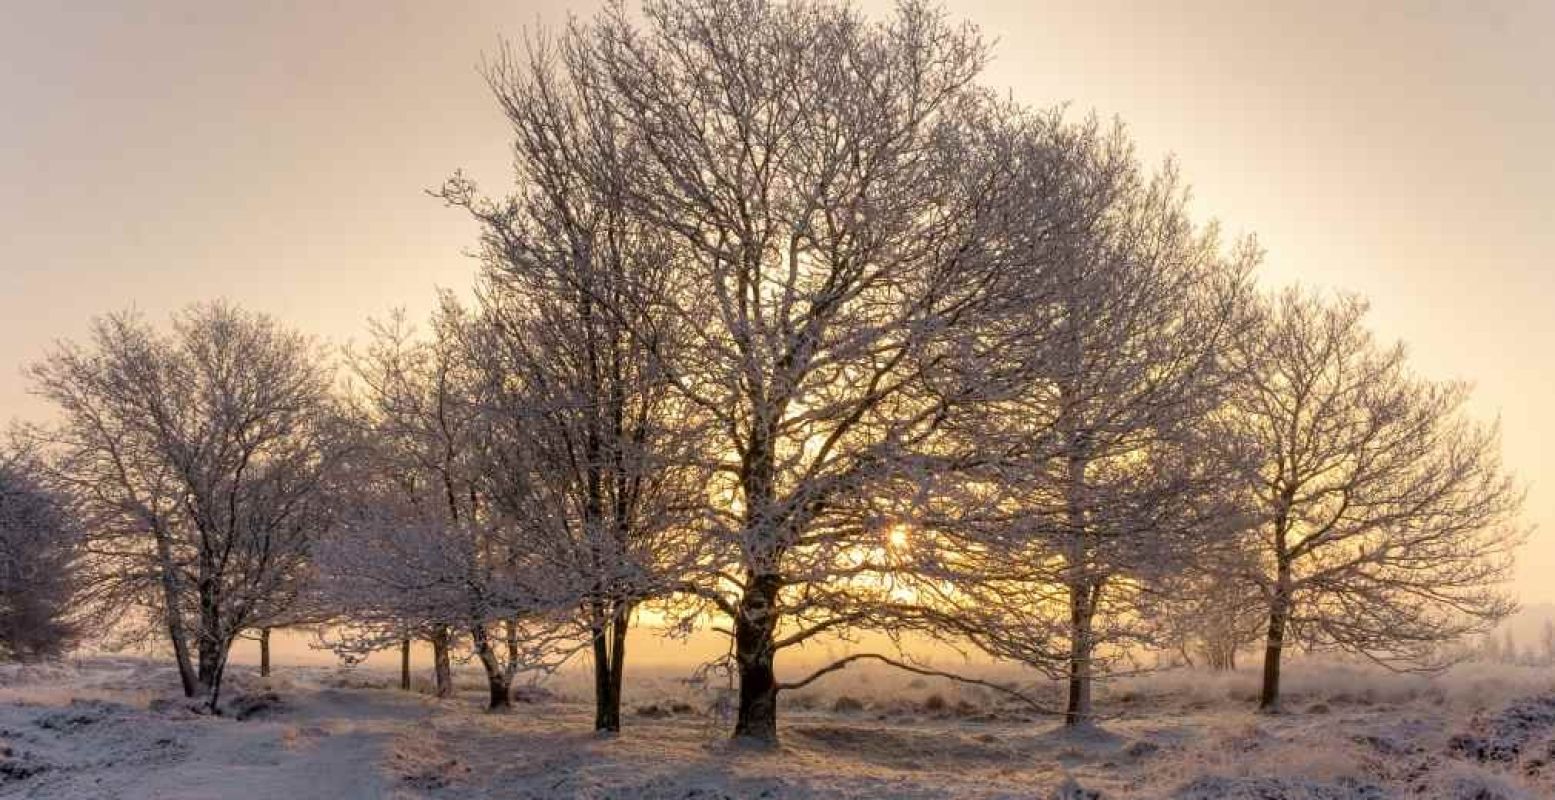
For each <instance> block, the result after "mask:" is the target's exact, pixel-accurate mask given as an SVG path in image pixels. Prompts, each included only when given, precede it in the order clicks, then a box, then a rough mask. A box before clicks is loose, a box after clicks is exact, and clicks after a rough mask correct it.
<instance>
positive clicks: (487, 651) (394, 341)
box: [320, 298, 564, 709]
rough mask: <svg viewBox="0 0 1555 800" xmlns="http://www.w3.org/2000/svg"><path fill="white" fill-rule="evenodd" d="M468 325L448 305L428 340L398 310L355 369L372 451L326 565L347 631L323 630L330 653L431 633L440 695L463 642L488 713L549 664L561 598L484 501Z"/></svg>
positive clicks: (481, 412)
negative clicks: (482, 678) (483, 684)
mask: <svg viewBox="0 0 1555 800" xmlns="http://www.w3.org/2000/svg"><path fill="white" fill-rule="evenodd" d="M468 322H469V321H468V320H467V319H466V318H465V314H464V312H463V311H462V309H460V308H459V307H458V306H457V305H455V304H454V303H453V302H452V301H451V300H448V299H447V298H445V302H444V303H443V305H442V307H441V308H440V309H439V311H438V312H437V314H436V315H435V316H434V318H433V324H432V326H431V327H432V335H431V337H430V338H429V339H428V340H426V341H417V340H416V339H415V338H414V335H413V331H412V330H411V328H410V326H409V325H408V324H407V323H406V321H405V320H404V318H403V316H402V315H395V317H393V318H392V319H391V320H390V321H389V322H388V323H386V324H382V325H375V326H374V340H373V343H372V345H371V346H370V347H369V348H368V350H367V352H366V353H365V355H363V356H361V357H359V358H356V359H354V361H353V366H354V368H355V370H354V371H355V373H356V375H357V377H358V378H359V379H360V380H361V384H362V386H361V391H360V394H359V398H358V399H359V400H360V401H361V406H362V407H361V408H359V409H358V413H357V414H356V415H355V417H356V419H358V420H359V425H360V434H361V435H362V436H363V437H364V438H366V439H368V440H370V442H371V443H370V444H368V445H365V446H364V447H363V448H362V449H361V451H360V452H361V453H362V454H363V458H362V460H361V462H360V463H359V464H358V465H357V469H358V471H357V476H356V477H357V480H356V486H355V488H354V489H353V490H352V491H350V492H347V493H345V494H346V496H347V498H348V501H347V505H348V510H347V511H346V512H345V513H344V516H345V518H346V519H345V522H344V523H343V524H342V526H341V528H340V531H339V535H337V536H332V537H331V538H330V539H329V541H328V543H327V546H326V547H324V548H323V549H322V551H321V556H320V564H321V569H322V570H323V571H324V572H325V574H326V576H327V585H328V586H329V589H328V592H329V594H330V596H331V597H332V598H333V603H334V605H335V606H336V607H337V608H339V609H340V610H341V611H342V612H343V613H344V614H345V616H346V617H347V618H348V619H349V620H350V621H351V623H352V624H351V625H348V626H347V627H346V628H345V629H343V630H342V631H336V632H334V633H333V634H332V635H331V637H330V638H331V639H332V640H333V641H332V646H333V647H334V648H335V649H336V650H337V651H340V652H342V653H347V654H353V653H360V652H362V651H371V650H375V649H380V648H382V647H386V646H390V645H392V644H394V643H397V642H401V641H403V640H404V639H406V638H408V637H409V636H411V635H416V636H422V637H425V638H427V639H428V640H429V641H430V642H431V643H432V645H433V660H434V674H435V675H436V676H437V687H438V694H439V696H448V695H450V694H451V693H452V688H453V682H452V665H451V651H452V648H453V647H454V646H455V645H456V643H457V642H458V641H461V640H463V641H468V643H469V644H470V647H471V648H472V650H473V652H474V655H475V658H476V660H477V661H479V663H480V664H481V666H482V668H483V670H484V671H485V673H486V679H487V685H488V691H489V703H488V705H489V707H490V708H492V709H502V708H508V707H509V706H510V705H511V685H512V680H513V677H514V675H515V674H516V673H517V672H519V671H520V670H523V669H536V668H543V667H548V666H551V665H553V661H554V658H555V657H556V654H555V653H554V652H553V651H554V650H555V647H554V645H555V644H556V640H557V639H558V638H559V637H558V635H557V634H556V633H554V632H553V631H552V630H551V629H552V628H554V627H556V626H555V625H552V624H550V623H549V622H548V620H550V619H551V617H552V616H553V615H554V613H555V609H556V608H557V607H558V606H559V605H560V604H562V603H563V602H564V601H563V600H562V599H561V597H562V594H561V589H560V588H558V587H559V582H558V579H557V578H556V577H555V575H554V574H549V573H548V572H547V571H545V570H542V569H539V568H538V564H537V562H536V559H537V553H536V551H535V550H534V549H533V548H529V547H525V546H523V545H521V544H520V543H519V540H518V539H517V538H516V535H517V534H518V532H519V531H520V529H519V528H516V527H515V526H514V525H513V524H512V520H511V519H509V518H506V517H504V516H502V514H501V513H500V509H498V508H496V507H495V506H493V505H492V503H491V502H490V501H489V496H490V492H489V491H488V486H489V484H490V481H489V480H487V478H486V477H485V473H484V472H483V470H484V469H485V468H486V467H487V465H488V461H487V459H486V452H487V451H488V450H489V449H491V448H493V447H497V446H498V445H497V443H496V442H495V441H494V433H495V430H494V429H493V428H492V427H491V426H489V425H488V424H487V423H486V419H487V414H486V403H485V402H484V400H482V399H481V398H480V397H479V396H478V394H477V392H478V391H479V390H480V388H481V387H480V385H479V382H478V380H477V378H478V373H477V372H476V371H475V367H474V362H473V361H472V359H471V357H470V354H469V352H468V351H467V350H466V349H465V346H466V344H467V341H468V338H469V337H468V335H467V331H466V330H465V328H466V327H467V325H468ZM525 511H526V512H528V513H533V510H532V509H526V510H525ZM504 645H505V646H504Z"/></svg>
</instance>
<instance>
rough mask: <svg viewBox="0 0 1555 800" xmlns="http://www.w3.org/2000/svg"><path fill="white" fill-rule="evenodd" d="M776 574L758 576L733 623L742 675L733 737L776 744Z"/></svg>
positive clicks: (737, 661)
mask: <svg viewBox="0 0 1555 800" xmlns="http://www.w3.org/2000/svg"><path fill="white" fill-rule="evenodd" d="M779 585H780V582H779V580H778V576H776V575H757V576H755V577H754V578H753V579H752V580H751V585H750V587H749V588H748V589H747V590H746V592H745V595H744V596H743V597H742V598H740V614H739V616H738V617H737V618H736V619H735V621H734V657H735V661H736V664H737V667H738V669H739V672H740V708H739V716H738V718H737V719H736V721H735V725H734V736H735V738H736V739H741V740H745V741H749V742H753V743H757V744H762V745H776V744H777V694H778V686H777V675H776V673H775V672H774V671H773V664H772V661H773V656H774V654H775V650H774V644H775V640H776V633H777V596H778V587H779Z"/></svg>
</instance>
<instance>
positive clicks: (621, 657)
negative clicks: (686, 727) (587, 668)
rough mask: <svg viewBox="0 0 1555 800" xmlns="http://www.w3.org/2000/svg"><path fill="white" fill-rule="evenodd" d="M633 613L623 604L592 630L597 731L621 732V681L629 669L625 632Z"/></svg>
mask: <svg viewBox="0 0 1555 800" xmlns="http://www.w3.org/2000/svg"><path fill="white" fill-rule="evenodd" d="M631 613H632V612H631V608H630V607H629V606H626V605H621V606H618V607H616V608H615V609H614V610H612V611H610V612H608V613H606V612H601V613H600V614H599V615H598V617H597V618H599V619H601V623H600V624H599V625H597V626H596V627H595V629H594V631H593V634H594V641H593V650H594V730H595V731H600V732H606V733H619V732H620V730H621V679H622V676H623V674H624V673H625V669H626V630H627V625H628V623H629V622H630V619H631Z"/></svg>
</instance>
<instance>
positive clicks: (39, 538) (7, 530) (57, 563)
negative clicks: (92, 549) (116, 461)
mask: <svg viewBox="0 0 1555 800" xmlns="http://www.w3.org/2000/svg"><path fill="white" fill-rule="evenodd" d="M80 544H81V539H80V530H79V528H78V527H77V526H76V525H75V523H74V522H73V521H72V520H71V516H70V509H69V505H68V500H67V499H66V498H64V497H62V496H60V495H59V493H57V492H54V491H51V490H49V489H48V488H47V487H46V486H45V484H44V482H43V479H42V474H41V470H39V468H38V466H37V464H36V463H34V462H32V461H31V459H30V458H29V457H28V456H27V454H26V453H25V451H22V450H17V451H15V452H10V453H6V452H0V656H4V657H7V658H19V659H30V658H40V657H45V656H57V655H60V654H61V653H64V652H65V651H67V650H69V649H70V647H71V646H72V645H74V644H75V642H76V640H77V638H78V637H79V635H80V634H81V633H82V625H83V622H84V620H83V619H82V617H81V614H80V613H79V609H77V607H76V599H77V595H78V592H79V590H80V580H79V577H80V576H79V572H78V562H79V559H80V557H81V548H80Z"/></svg>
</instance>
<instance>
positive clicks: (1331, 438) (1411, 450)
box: [1226, 289, 1523, 711]
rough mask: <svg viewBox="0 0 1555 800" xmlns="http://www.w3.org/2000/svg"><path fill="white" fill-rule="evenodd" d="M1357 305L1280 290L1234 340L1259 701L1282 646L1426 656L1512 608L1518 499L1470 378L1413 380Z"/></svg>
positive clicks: (1407, 662)
mask: <svg viewBox="0 0 1555 800" xmlns="http://www.w3.org/2000/svg"><path fill="white" fill-rule="evenodd" d="M1366 309H1367V307H1366V303H1365V302H1363V301H1362V300H1359V299H1357V298H1354V297H1349V296H1339V297H1335V298H1331V299H1328V298H1323V297H1320V296H1317V295H1314V294H1311V293H1308V292H1303V291H1300V290H1295V289H1292V290H1287V291H1284V292H1282V293H1280V294H1278V295H1276V296H1275V297H1273V298H1272V299H1271V300H1270V302H1269V308H1268V309H1267V313H1266V314H1265V315H1264V316H1265V317H1266V321H1265V323H1264V325H1263V326H1262V329H1261V330H1260V331H1259V333H1258V335H1256V336H1251V337H1246V338H1244V339H1243V340H1242V342H1240V343H1239V344H1240V346H1239V347H1238V348H1237V349H1236V351H1235V354H1236V357H1237V359H1238V360H1239V362H1240V363H1239V366H1240V368H1241V370H1242V380H1241V381H1240V385H1239V387H1238V389H1237V392H1236V394H1235V398H1234V402H1233V403H1232V405H1231V407H1230V409H1229V413H1228V414H1227V415H1226V424H1227V425H1228V426H1229V428H1230V430H1231V431H1233V432H1234V435H1235V436H1236V437H1238V438H1239V439H1241V440H1242V441H1246V442H1250V443H1252V444H1253V446H1254V448H1255V450H1254V452H1255V455H1256V458H1255V459H1254V460H1253V461H1252V462H1250V463H1251V467H1250V468H1249V469H1247V470H1246V471H1244V472H1243V473H1242V475H1241V477H1242V487H1243V489H1244V490H1245V491H1246V492H1247V493H1248V495H1249V497H1251V498H1252V499H1253V500H1254V502H1255V503H1256V506H1257V507H1258V508H1259V510H1260V520H1261V522H1260V524H1259V525H1258V527H1257V528H1256V534H1257V546H1258V550H1257V552H1258V553H1259V560H1258V562H1257V563H1258V566H1259V570H1258V571H1257V572H1255V573H1254V574H1252V575H1251V576H1250V577H1251V578H1252V579H1253V580H1256V581H1257V582H1258V585H1259V586H1260V587H1261V589H1262V591H1263V594H1264V598H1265V600H1266V603H1267V612H1268V613H1267V617H1268V618H1267V629H1266V630H1267V635H1266V645H1265V655H1264V670H1263V690H1262V693H1261V695H1260V700H1259V704H1260V706H1261V707H1262V708H1263V709H1265V710H1270V711H1273V710H1277V709H1278V707H1279V699H1280V694H1279V690H1280V664H1281V659H1282V656H1283V654H1284V651H1285V650H1286V648H1287V645H1289V644H1291V643H1300V644H1302V645H1304V646H1306V647H1310V648H1337V649H1340V650H1344V651H1347V652H1352V653H1356V654H1360V655H1363V656H1366V657H1368V658H1370V659H1372V660H1374V661H1377V662H1379V663H1381V664H1384V665H1386V666H1389V667H1400V668H1412V667H1432V666H1436V665H1437V663H1438V661H1439V659H1440V656H1441V653H1442V649H1441V647H1440V645H1442V644H1443V643H1444V642H1447V641H1449V640H1452V639H1454V638H1457V637H1459V636H1462V635H1465V634H1471V633H1476V632H1482V631H1486V630H1488V629H1489V628H1491V627H1493V626H1494V624H1495V623H1496V622H1497V621H1499V620H1500V619H1502V618H1503V617H1505V616H1506V615H1507V614H1508V613H1509V612H1510V611H1511V610H1512V609H1513V608H1514V604H1513V602H1512V601H1511V599H1510V598H1508V597H1507V596H1506V595H1504V594H1502V593H1500V592H1498V591H1497V585H1498V584H1500V583H1502V582H1504V581H1506V580H1507V579H1508V578H1509V577H1510V568H1511V563H1512V561H1511V557H1512V549H1513V547H1514V546H1515V545H1516V544H1518V543H1519V542H1520V541H1521V539H1522V538H1523V531H1522V529H1521V528H1520V527H1519V526H1518V523H1517V514H1518V511H1519V508H1520V506H1521V502H1522V495H1521V492H1520V491H1519V490H1518V489H1517V488H1516V486H1515V485H1514V483H1513V481H1512V479H1511V478H1510V477H1509V476H1508V475H1507V474H1506V473H1505V472H1504V471H1503V470H1502V468H1501V465H1500V457H1499V448H1498V441H1497V433H1496V430H1495V428H1493V427H1484V426H1481V425H1477V424H1475V423H1473V422H1471V421H1469V420H1468V419H1466V417H1465V415H1464V413H1463V405H1464V403H1465V401H1466V400H1467V399H1468V392H1469V390H1468V387H1466V386H1465V385H1463V384H1460V383H1434V382H1430V381H1427V380H1424V379H1421V378H1419V377H1417V376H1415V375H1414V374H1412V373H1411V372H1410V370H1409V368H1408V366H1407V364H1406V358H1405V353H1404V348H1403V347H1402V346H1401V345H1395V346H1392V347H1384V346H1380V345H1378V344H1377V343H1376V342H1375V341H1374V339H1373V337H1372V335H1371V333H1370V332H1369V331H1368V330H1367V329H1366V327H1365V316H1366Z"/></svg>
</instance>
